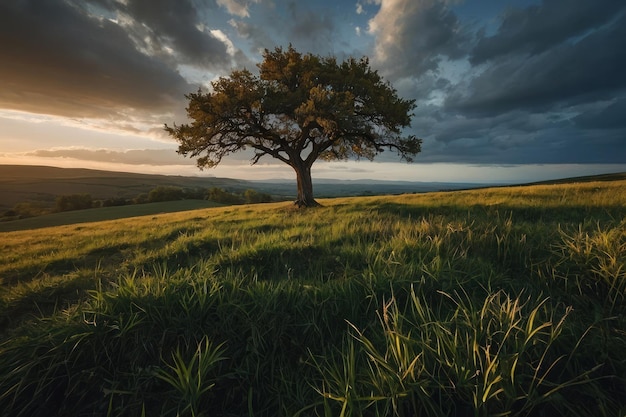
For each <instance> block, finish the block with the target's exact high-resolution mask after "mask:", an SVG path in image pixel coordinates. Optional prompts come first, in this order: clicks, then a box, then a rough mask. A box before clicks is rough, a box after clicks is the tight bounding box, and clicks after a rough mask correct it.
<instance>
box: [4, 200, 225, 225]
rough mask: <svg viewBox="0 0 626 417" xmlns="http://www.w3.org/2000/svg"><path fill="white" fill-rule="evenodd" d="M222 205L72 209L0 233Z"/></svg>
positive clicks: (200, 202)
mask: <svg viewBox="0 0 626 417" xmlns="http://www.w3.org/2000/svg"><path fill="white" fill-rule="evenodd" d="M218 206H221V204H218V203H214V202H212V201H208V200H179V201H165V202H160V203H145V204H133V205H128V206H119V207H100V208H94V209H88V210H74V211H68V212H61V213H53V214H46V215H43V216H37V217H29V218H26V219H20V220H12V221H10V222H0V232H14V231H18V230H32V229H40V228H43V227H53V226H63V225H66V224H77V223H89V222H101V221H105V220H115V219H124V218H128V217H138V216H148V215H153V214H159V213H174V212H177V211H187V210H197V209H201V208H208V207H218Z"/></svg>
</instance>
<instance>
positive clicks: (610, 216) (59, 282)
mask: <svg viewBox="0 0 626 417" xmlns="http://www.w3.org/2000/svg"><path fill="white" fill-rule="evenodd" d="M625 190H626V180H624V179H617V180H612V181H590V182H584V183H582V182H580V183H575V184H552V185H535V186H525V187H505V188H486V189H480V190H467V191H455V192H441V193H429V194H412V195H400V196H377V197H358V198H337V199H326V200H321V203H322V204H323V207H320V208H315V209H308V210H297V209H294V208H293V206H292V205H291V204H290V203H271V204H261V205H253V206H233V207H217V208H205V209H199V210H193V211H185V212H177V213H163V214H151V215H149V216H143V217H134V218H129V219H117V220H110V221H101V222H92V223H82V224H73V225H65V226H58V227H50V228H43V229H38V230H37V231H35V232H33V231H15V232H5V233H2V234H0V236H1V238H2V239H0V279H1V280H2V282H1V283H0V289H1V290H0V318H1V322H0V415H2V416H5V415H6V416H15V415H28V416H36V415H41V416H43V415H46V416H47V415H129V416H130V415H132V416H136V415H166V416H167V415H172V416H174V415H195V416H199V415H217V416H235V415H237V416H243V415H247V416H252V415H254V416H296V415H299V416H334V415H336V416H348V415H353V416H393V415H397V416H409V415H423V416H487V415H508V416H522V415H524V416H528V415H531V416H534V415H538V416H539V415H573V416H588V415H594V416H596V415H597V416H623V415H625V414H626V400H625V398H626V397H624V395H623V394H624V392H626V377H625V375H626V359H625V357H624V355H623V352H624V351H626V208H625V207H626V191H625Z"/></svg>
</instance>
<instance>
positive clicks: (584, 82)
mask: <svg viewBox="0 0 626 417" xmlns="http://www.w3.org/2000/svg"><path fill="white" fill-rule="evenodd" d="M548 3H549V4H552V3H554V1H551V2H548ZM568 4H569V3H568ZM621 8H622V10H626V7H625V6H621ZM519 13H521V12H519ZM597 15H598V16H603V17H604V18H605V19H606V20H604V21H603V20H599V17H598V16H596V17H595V18H594V19H588V20H587V21H586V22H587V23H588V24H589V25H587V26H585V27H584V30H583V28H582V27H580V24H577V25H574V26H573V27H574V28H575V29H577V30H576V31H574V30H573V29H572V30H570V31H566V30H564V29H563V30H562V31H561V32H562V33H563V34H562V35H561V36H559V37H552V38H548V39H547V41H546V45H543V46H542V45H540V44H539V43H538V40H536V39H534V38H533V37H532V36H531V35H534V32H532V29H530V28H533V27H534V21H535V20H539V23H538V24H539V25H541V24H542V21H543V20H545V17H544V16H543V15H542V14H539V13H536V12H535V13H526V17H527V18H528V19H529V21H525V25H523V26H522V28H520V29H519V30H518V31H517V32H515V34H516V36H515V37H514V38H515V39H518V38H519V39H521V40H519V41H517V42H516V41H515V39H514V40H510V39H509V38H510V37H511V36H510V35H509V34H508V32H509V31H510V30H509V29H508V27H509V26H510V25H504V24H503V26H501V28H500V30H501V31H504V32H503V33H501V32H498V33H497V34H496V35H494V36H492V37H491V38H488V39H489V42H488V43H490V44H493V45H492V47H491V48H489V49H490V50H489V53H487V48H486V47H484V45H483V46H481V42H482V41H483V40H484V39H481V40H480V41H479V42H478V46H477V50H478V51H479V52H480V53H479V54H478V56H480V57H481V58H480V60H478V59H477V58H475V57H474V58H473V59H472V60H473V61H474V62H475V61H480V62H482V61H484V60H486V59H487V58H488V59H489V60H488V61H486V65H487V66H486V67H485V68H484V70H483V72H482V73H480V75H477V76H475V77H474V78H472V79H471V80H470V81H469V82H468V84H467V85H466V86H465V87H466V88H459V89H457V91H456V92H455V93H453V94H451V95H450V96H449V97H448V99H447V101H446V106H447V107H448V108H449V109H451V110H458V111H461V112H464V113H475V114H484V115H486V116H490V115H493V114H500V113H503V112H508V111H511V110H515V109H526V110H532V111H535V112H545V111H548V110H556V109H562V108H564V107H568V106H573V105H576V104H580V103H584V102H587V101H596V100H607V99H611V98H613V97H615V95H616V94H623V92H624V89H626V78H625V77H624V76H623V70H624V67H625V66H626V13H625V12H622V13H621V14H620V15H619V17H618V18H614V17H613V16H610V17H609V16H607V15H606V14H602V15H599V14H597ZM533 18H534V19H535V20H533ZM592 24H593V25H596V26H593V25H592ZM527 27H528V28H527ZM523 29H525V30H526V31H525V32H524V31H523ZM575 34H579V35H580V36H579V38H577V39H571V36H573V35H575ZM566 35H568V36H566ZM485 39H486V38H485ZM522 40H523V41H522ZM557 40H562V42H560V43H558V44H556V45H555V44H554V43H555V42H556V41H557ZM507 41H509V42H510V44H511V48H510V49H509V51H508V52H507V53H506V54H505V53H504V52H503V51H500V50H499V48H500V47H499V46H498V47H496V46H495V45H500V44H502V45H506V44H507ZM548 47H550V48H549V49H547V48H548ZM502 48H503V47H502Z"/></svg>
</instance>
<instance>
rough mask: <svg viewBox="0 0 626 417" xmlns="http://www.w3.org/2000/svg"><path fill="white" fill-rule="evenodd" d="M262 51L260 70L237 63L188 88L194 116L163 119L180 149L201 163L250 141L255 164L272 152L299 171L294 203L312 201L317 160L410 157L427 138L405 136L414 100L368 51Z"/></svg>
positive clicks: (216, 159) (215, 159) (204, 164)
mask: <svg viewBox="0 0 626 417" xmlns="http://www.w3.org/2000/svg"><path fill="white" fill-rule="evenodd" d="M263 58H264V59H263V61H262V62H261V63H260V64H258V68H259V74H258V75H256V74H253V73H252V72H250V71H249V70H247V69H243V70H235V71H233V72H232V73H231V74H230V76H228V77H221V78H219V79H218V80H216V81H214V82H213V83H212V91H209V92H203V91H202V90H199V91H198V92H196V93H191V94H188V95H186V98H187V99H188V100H189V105H188V107H187V115H188V117H189V119H190V120H191V122H190V123H188V124H181V125H176V124H175V125H174V126H173V127H170V126H168V125H165V130H166V131H167V132H168V133H169V134H170V135H171V136H173V137H174V138H175V139H176V140H177V141H178V143H179V148H178V153H180V154H183V155H185V156H190V157H192V158H197V165H198V167H199V168H201V169H202V168H205V167H207V168H210V167H215V166H216V165H218V164H219V163H220V162H221V160H222V158H223V157H225V156H226V155H229V154H230V153H233V152H237V151H241V150H245V149H252V150H253V151H254V155H253V157H252V164H255V163H257V162H258V161H259V160H260V159H261V158H262V157H263V156H266V155H269V156H271V157H273V158H276V159H278V160H280V161H282V162H284V163H285V164H287V165H289V166H291V167H292V168H293V169H294V171H295V172H296V178H297V184H298V197H297V199H296V204H298V205H299V206H313V205H317V203H316V201H315V200H314V197H313V184H312V180H311V166H312V165H313V163H314V162H315V161H316V160H318V159H323V160H328V161H330V160H347V159H352V158H353V159H359V158H367V159H369V160H372V159H373V158H374V157H375V156H376V155H378V154H379V153H381V152H383V151H384V150H385V149H389V150H392V151H396V152H397V153H398V155H400V157H401V158H402V159H404V160H406V161H407V162H412V161H413V157H414V156H415V155H417V154H418V153H419V152H420V151H421V143H422V141H421V139H419V138H417V137H415V136H406V137H404V136H402V130H403V129H404V128H406V127H408V126H410V123H411V117H412V114H411V111H412V110H413V109H414V108H415V101H414V100H405V99H402V98H400V97H398V94H397V92H396V90H395V89H394V88H393V87H392V86H391V85H390V84H389V83H388V82H385V81H384V80H383V79H382V77H381V76H380V75H379V74H378V72H377V71H374V70H372V69H371V68H370V65H369V60H368V59H367V58H361V59H354V58H349V59H347V60H345V61H343V62H341V63H338V62H337V60H336V59H335V58H334V57H320V56H317V55H313V54H301V53H299V52H298V51H296V50H295V49H294V48H293V47H291V46H290V47H289V48H288V49H286V50H283V49H282V48H276V49H275V50H274V51H270V50H267V49H266V50H265V52H264V54H263Z"/></svg>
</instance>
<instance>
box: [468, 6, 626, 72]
mask: <svg viewBox="0 0 626 417" xmlns="http://www.w3.org/2000/svg"><path fill="white" fill-rule="evenodd" d="M623 7H624V6H623V2H621V1H620V0H609V1H605V2H603V3H602V6H601V7H598V4H596V3H593V2H589V1H582V2H572V1H570V0H545V1H543V3H541V4H538V5H531V6H528V7H527V8H525V9H516V8H510V9H508V10H507V11H506V12H505V13H504V15H503V18H502V22H501V24H500V27H499V28H498V30H497V32H496V34H494V35H493V36H484V35H483V36H481V37H480V40H479V41H478V43H477V44H476V46H475V47H474V49H473V51H472V53H471V55H470V60H471V62H472V63H473V64H480V63H482V62H485V61H487V60H490V59H494V58H497V57H500V56H503V55H509V54H512V53H513V54H519V53H528V54H531V55H536V54H540V53H542V52H545V51H547V50H549V49H550V48H552V47H553V46H556V45H559V44H561V43H563V42H564V41H567V40H569V39H572V38H574V37H579V36H584V35H585V33H586V32H587V31H588V30H589V29H590V28H596V27H599V26H602V25H604V24H606V23H607V22H609V21H611V19H613V18H614V17H615V16H616V15H619V13H620V10H622V9H623Z"/></svg>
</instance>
